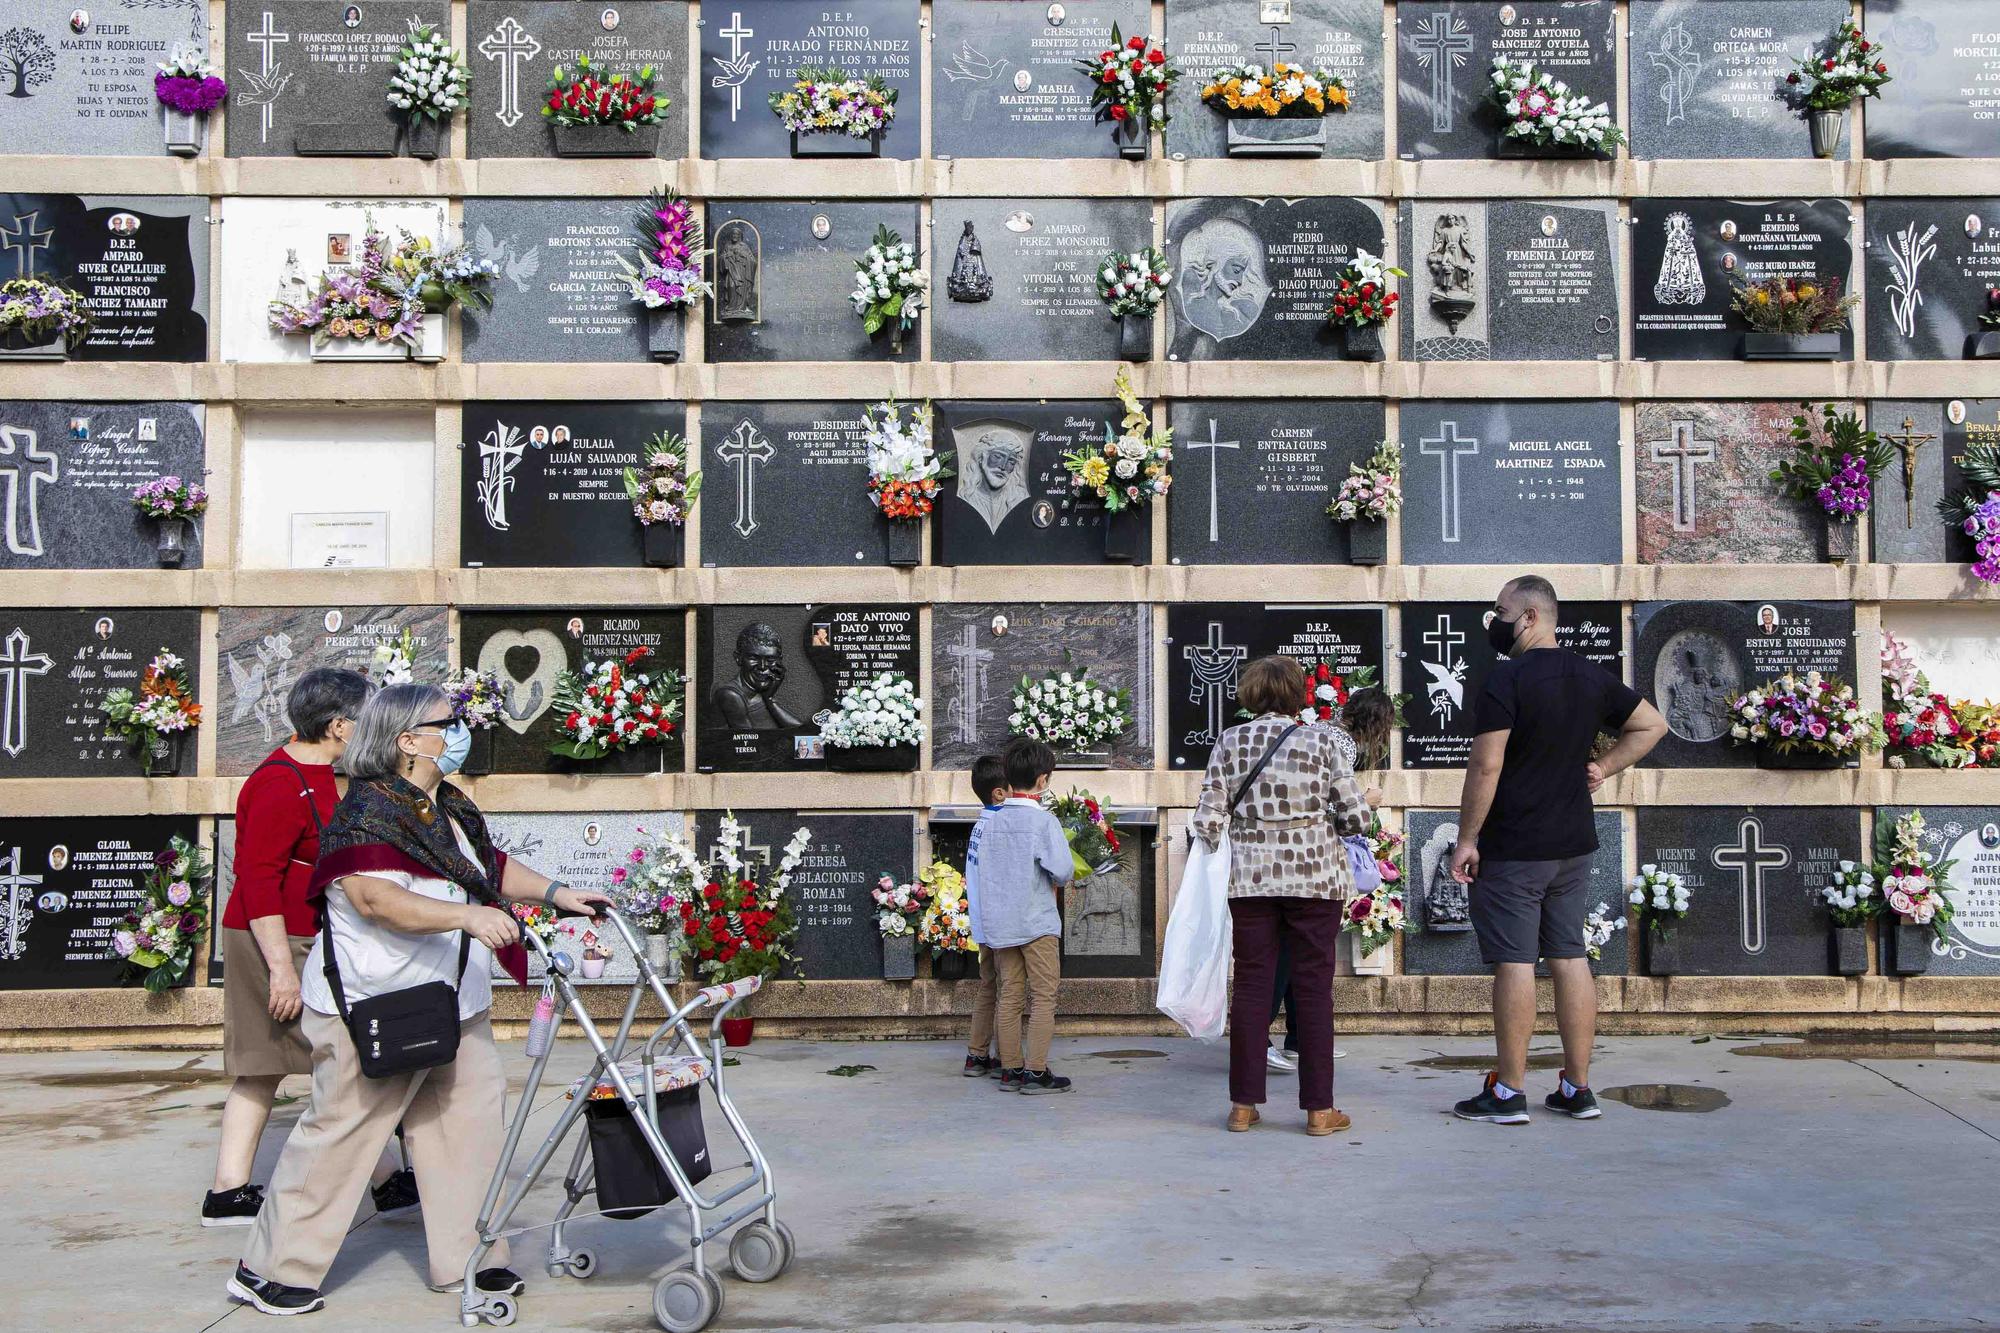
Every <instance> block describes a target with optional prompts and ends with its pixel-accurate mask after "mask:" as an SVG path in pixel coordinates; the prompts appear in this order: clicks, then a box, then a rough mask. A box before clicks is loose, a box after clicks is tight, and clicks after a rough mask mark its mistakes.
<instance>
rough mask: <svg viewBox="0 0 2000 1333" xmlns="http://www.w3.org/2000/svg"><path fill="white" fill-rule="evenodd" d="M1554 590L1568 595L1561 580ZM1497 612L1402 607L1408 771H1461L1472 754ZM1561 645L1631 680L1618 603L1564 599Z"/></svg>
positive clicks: (1472, 606)
mask: <svg viewBox="0 0 2000 1333" xmlns="http://www.w3.org/2000/svg"><path fill="white" fill-rule="evenodd" d="M1499 582H1500V580H1496V581H1495V588H1494V591H1495V593H1496V594H1497V593H1498V591H1499V588H1498V583H1499ZM1556 591H1557V592H1558V593H1560V592H1561V591H1562V588H1561V584H1560V582H1558V584H1557V588H1556ZM1492 609H1493V607H1492V603H1490V602H1411V603H1405V604H1404V606H1403V643H1402V648H1401V650H1400V652H1399V653H1398V654H1397V655H1398V656H1399V657H1400V658H1401V659H1402V663H1403V682H1402V686H1401V689H1402V690H1403V692H1405V693H1407V694H1409V695H1410V696H1411V698H1410V702H1409V703H1408V704H1407V705H1406V706H1405V707H1404V709H1403V716H1404V718H1405V719H1406V721H1407V724H1408V725H1406V726H1405V727H1404V729H1403V767H1405V768H1462V767H1464V765H1465V761H1466V759H1467V758H1468V757H1469V756H1470V755H1471V753H1472V738H1473V730H1472V724H1473V713H1474V711H1475V710H1476V708H1477V706H1478V703H1479V691H1480V690H1481V689H1483V688H1485V684H1486V673H1487V672H1488V671H1491V670H1492V669H1493V664H1494V663H1495V662H1496V661H1498V660H1499V659H1498V658H1497V657H1495V656H1494V653H1493V650H1492V648H1490V647H1488V646H1487V643H1486V616H1487V613H1488V612H1490V611H1491V610H1492ZM1556 642H1557V644H1559V645H1560V646H1562V647H1564V648H1567V649H1569V650H1570V651H1571V652H1573V653H1577V654H1579V655H1581V656H1582V657H1584V658H1586V659H1588V660H1589V661H1591V662H1594V663H1596V664H1597V665H1598V666H1600V667H1603V668H1604V669H1605V670H1606V671H1608V672H1610V673H1611V674H1612V675H1614V676H1616V677H1618V678H1619V679H1620V680H1623V679H1624V678H1625V610H1624V608H1623V607H1622V606H1620V605H1619V604H1618V603H1617V602H1564V603H1563V605H1562V618H1561V620H1560V621H1559V622H1558V624H1557V627H1556ZM1640 693H1642V694H1643V693H1646V691H1645V690H1643V689H1642V690H1641V691H1640Z"/></svg>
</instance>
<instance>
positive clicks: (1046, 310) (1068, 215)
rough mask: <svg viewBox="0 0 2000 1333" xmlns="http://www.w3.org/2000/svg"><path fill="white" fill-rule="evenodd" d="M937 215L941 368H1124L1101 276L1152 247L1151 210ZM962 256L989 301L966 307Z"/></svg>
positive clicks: (991, 207)
mask: <svg viewBox="0 0 2000 1333" xmlns="http://www.w3.org/2000/svg"><path fill="white" fill-rule="evenodd" d="M981 2H982V3H996V4H997V3H1002V2H1003V0H981ZM1107 137H1108V136H1107ZM933 211H934V215H935V223H934V228H935V229H934V230H933V232H932V233H931V237H932V245H931V258H930V267H931V270H932V274H931V277H932V283H933V287H934V290H933V292H932V296H933V298H934V300H935V301H936V310H937V325H936V327H935V328H934V329H933V331H932V334H931V356H932V358H933V359H934V360H938V361H1115V360H1117V359H1118V322H1117V321H1116V320H1114V319H1113V318H1112V317H1111V312H1110V307H1109V306H1107V305H1105V304H1104V302H1103V301H1102V300H1101V299H1099V297H1098V295H1097V270H1098V266H1099V265H1100V264H1102V263H1103V262H1104V257H1105V256H1106V255H1108V254H1112V253H1114V252H1117V253H1129V252H1131V251H1133V250H1138V249H1141V248H1143V247H1145V246H1149V245H1151V244H1152V243H1153V222H1152V216H1151V213H1150V211H1149V210H1148V208H1147V206H1146V204H1145V203H1144V202H1143V201H1141V200H1137V199H1022V200H1011V199H940V200H938V201H937V204H936V205H935V207H934V210H933ZM968 228H970V230H969V231H968ZM961 255H964V256H966V258H965V260H964V261H963V264H964V267H965V268H966V270H967V271H968V272H970V273H976V272H977V266H983V267H984V269H985V272H986V275H987V276H988V278H990V280H991V285H990V290H991V293H992V294H991V295H990V296H989V297H987V298H986V299H983V300H978V301H973V300H967V299H964V297H963V296H962V295H961V294H960V293H958V292H955V291H954V289H953V286H952V285H951V284H950V283H949V282H948V281H947V279H948V278H949V277H950V276H952V275H954V274H955V273H957V272H958V270H959V268H960V266H961V260H960V256H961ZM968 290H969V288H968Z"/></svg>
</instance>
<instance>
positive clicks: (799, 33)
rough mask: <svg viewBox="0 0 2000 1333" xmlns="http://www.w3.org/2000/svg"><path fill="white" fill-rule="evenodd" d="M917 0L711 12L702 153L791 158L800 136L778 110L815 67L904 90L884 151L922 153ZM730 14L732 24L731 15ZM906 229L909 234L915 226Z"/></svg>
mask: <svg viewBox="0 0 2000 1333" xmlns="http://www.w3.org/2000/svg"><path fill="white" fill-rule="evenodd" d="M917 8H918V7H917V0H849V3H847V4H843V5H841V6H839V7H838V8H835V9H829V8H827V7H825V6H822V5H812V4H798V3H796V2H795V0H727V3H726V4H718V5H714V6H710V7H705V8H704V9H703V10H702V28H701V62H700V67H699V68H698V69H697V70H696V72H695V83H696V86H697V87H698V88H700V90H701V155H702V156H703V157H707V158H716V157H789V156H791V134H790V132H789V131H788V130H786V129H785V125H784V122H783V121H781V120H779V119H778V116H777V113H776V112H774V111H772V110H771V102H770V98H771V94H772V93H785V92H790V91H791V89H792V83H793V81H794V80H795V79H796V78H797V77H798V72H799V70H800V69H801V68H802V67H804V66H807V65H813V66H817V67H819V68H821V69H825V68H827V67H829V66H833V67H836V68H838V69H840V70H841V71H842V72H844V73H845V74H846V75H847V76H848V77H850V78H866V77H867V76H868V75H871V74H873V75H876V76H879V77H880V78H881V80H882V82H884V83H886V84H887V85H888V86H889V87H891V88H893V89H894V90H895V92H896V118H895V120H894V121H893V122H892V123H891V125H890V127H889V131H888V133H886V134H884V135H883V136H882V156H883V157H898V158H915V157H919V156H921V155H922V139H923V134H922V126H923V122H924V96H923V79H922V77H921V71H920V70H919V68H918V66H919V63H920V61H921V59H922V56H921V54H920V52H919V51H918V49H917V40H918V29H919V27H920V21H919V19H918V14H917ZM725 20H726V22H725ZM906 234H907V233H906Z"/></svg>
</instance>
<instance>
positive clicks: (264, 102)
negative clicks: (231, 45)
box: [243, 9, 292, 143]
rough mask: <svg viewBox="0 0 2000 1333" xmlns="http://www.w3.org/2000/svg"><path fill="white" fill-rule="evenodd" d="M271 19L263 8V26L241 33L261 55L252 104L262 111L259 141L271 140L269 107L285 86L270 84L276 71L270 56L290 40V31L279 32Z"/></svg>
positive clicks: (276, 66)
mask: <svg viewBox="0 0 2000 1333" xmlns="http://www.w3.org/2000/svg"><path fill="white" fill-rule="evenodd" d="M272 20H273V16H272V14H271V11H270V10H268V9H267V10H265V11H264V26H263V27H262V28H260V29H259V30H257V31H256V32H251V33H245V34H244V35H243V40H244V41H246V42H249V43H250V44H251V45H252V46H254V47H256V48H257V50H258V51H259V52H260V53H261V54H262V55H263V69H262V71H261V72H260V73H259V74H258V77H257V79H256V88H255V90H254V94H255V97H256V99H257V100H256V101H255V102H254V103H253V105H255V106H257V107H258V108H260V109H261V110H262V111H263V113H264V114H263V127H264V132H263V136H262V138H261V139H260V140H259V142H261V143H269V142H271V108H272V106H273V105H274V104H275V103H276V102H277V100H278V94H279V92H281V91H282V90H283V89H284V86H285V85H284V84H283V83H279V84H277V85H276V86H275V87H274V86H272V84H271V76H272V75H274V74H276V73H277V72H278V62H277V61H275V60H273V59H272V58H271V57H272V56H274V55H276V54H277V51H278V48H279V47H281V46H283V45H285V44H286V43H287V42H289V41H291V40H292V35H291V34H290V33H288V32H279V31H278V30H277V29H276V28H273V27H272V26H271V23H272Z"/></svg>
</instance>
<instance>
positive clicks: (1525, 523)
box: [1402, 400, 1624, 565]
mask: <svg viewBox="0 0 2000 1333" xmlns="http://www.w3.org/2000/svg"><path fill="white" fill-rule="evenodd" d="M1402 422H1403V458H1404V463H1403V563H1404V564H1406V565H1499V564H1507V563H1510V562H1513V561H1516V560H1519V559H1520V558H1521V557H1522V556H1523V555H1524V554H1526V553H1528V552H1533V554H1534V558H1535V560H1536V561H1537V562H1538V563H1540V564H1549V565H1615V564H1617V563H1618V561H1619V558H1620V553H1621V552H1622V551H1623V550H1624V522H1623V520H1622V518H1621V506H1622V497H1623V495H1624V466H1623V461H1622V453H1621V450H1620V448H1619V431H1618V404H1616V403H1609V402H1602V403H1600V402H1589V403H1559V402H1516V403H1506V402H1494V401H1491V400H1481V401H1459V402H1447V401H1440V400H1426V401H1422V402H1414V401H1413V402H1406V403H1404V404H1403V412H1402Z"/></svg>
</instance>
